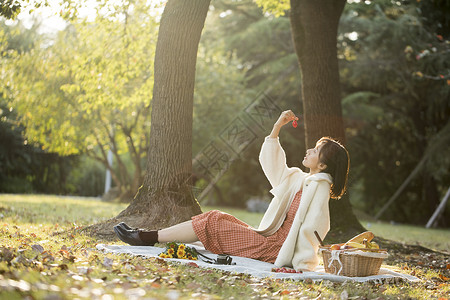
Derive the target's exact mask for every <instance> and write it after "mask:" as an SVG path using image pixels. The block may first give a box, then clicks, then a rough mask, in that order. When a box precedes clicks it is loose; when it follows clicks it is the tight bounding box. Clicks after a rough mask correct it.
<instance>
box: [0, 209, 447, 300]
mask: <svg viewBox="0 0 450 300" xmlns="http://www.w3.org/2000/svg"><path fill="white" fill-rule="evenodd" d="M11 205H13V204H11ZM5 211H6V209H5V210H4V212H5ZM9 211H14V210H13V209H9ZM50 214H51V212H49V215H50ZM25 215H27V214H25ZM91 217H92V216H91ZM49 218H50V217H49ZM61 218H64V217H61ZM0 222H1V223H0V239H1V241H2V244H1V245H0V290H1V291H0V298H1V299H10V298H11V299H15V298H19V299H22V298H29V299H67V298H69V299H71V298H79V299H82V298H85V299H130V298H136V299H139V298H156V299H193V298H195V299H211V298H213V299H230V298H235V299H251V298H255V299H260V298H262V299H280V298H283V299H407V298H414V299H416V298H418V299H447V298H448V294H449V292H450V287H449V278H450V261H449V256H448V255H446V254H443V253H438V252H430V251H425V250H423V249H421V250H417V249H415V250H413V251H412V250H411V248H407V249H406V248H405V249H402V248H401V247H388V248H389V249H392V250H391V251H390V257H389V259H387V260H386V261H385V263H386V264H387V265H390V267H392V268H394V269H395V270H397V271H400V272H403V273H407V274H411V275H414V276H417V277H418V278H420V279H421V282H420V283H414V284H413V283H409V282H405V281H403V280H399V279H394V280H390V281H383V282H370V283H350V282H346V283H333V282H330V281H322V282H313V281H312V280H310V279H309V280H305V281H292V280H283V279H273V278H264V279H260V278H254V277H250V276H248V275H244V274H235V273H228V272H223V271H219V270H213V269H204V268H200V267H199V266H198V265H197V264H196V263H194V262H191V263H188V264H177V263H168V262H167V261H165V260H164V259H161V258H145V257H140V256H129V255H123V254H122V255H117V254H116V255H113V254H105V253H103V252H100V251H98V250H96V248H95V247H96V244H97V243H100V242H101V243H103V242H104V241H99V240H96V239H94V238H92V237H90V236H86V235H83V234H81V233H80V232H81V231H80V229H81V226H80V225H77V224H74V223H73V222H72V223H71V222H69V221H67V222H61V223H57V224H51V223H49V224H35V223H32V222H31V223H27V222H22V221H21V216H20V215H17V214H13V213H10V214H7V215H6V216H5V217H4V218H2V220H1V221H0ZM77 223H80V224H81V222H77ZM108 295H109V296H108Z"/></svg>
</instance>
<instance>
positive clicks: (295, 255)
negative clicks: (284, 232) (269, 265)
mask: <svg viewBox="0 0 450 300" xmlns="http://www.w3.org/2000/svg"><path fill="white" fill-rule="evenodd" d="M259 161H260V163H261V167H262V169H263V171H264V174H265V175H266V177H267V179H268V180H269V182H270V184H271V186H272V189H271V190H270V192H271V193H272V195H273V196H274V197H273V199H272V201H271V203H270V205H269V207H268V209H267V211H266V212H265V214H264V216H263V218H262V220H261V223H260V225H259V227H258V229H255V231H256V232H258V233H260V234H262V235H264V236H270V235H272V234H273V233H275V232H276V231H277V230H278V229H279V228H280V226H281V225H282V224H283V222H284V220H285V218H286V214H287V212H288V210H289V208H290V205H291V203H292V201H293V199H294V196H295V194H296V193H297V192H298V191H299V190H300V188H302V197H301V200H300V205H299V208H298V210H297V213H296V215H295V218H294V221H293V223H292V227H291V229H290V231H289V233H288V236H287V238H286V240H285V241H284V243H283V245H282V247H281V249H280V252H279V253H278V256H277V259H276V261H275V265H276V266H278V267H282V266H287V267H293V268H294V269H296V270H314V269H315V268H316V267H317V265H318V264H319V258H318V256H317V251H318V248H319V241H318V240H317V238H316V236H315V235H314V231H317V232H318V234H319V235H320V237H321V238H322V239H323V238H324V237H325V236H326V234H327V233H328V231H329V230H330V214H329V208H328V201H329V199H330V187H331V183H332V177H331V175H330V174H328V173H317V174H314V175H309V174H308V173H305V172H303V171H302V170H300V169H299V168H290V167H288V166H287V165H286V154H285V152H284V150H283V148H282V147H281V145H280V142H279V139H278V138H270V137H266V139H265V141H264V143H263V145H262V147H261V152H260V155H259Z"/></svg>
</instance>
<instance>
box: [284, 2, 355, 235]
mask: <svg viewBox="0 0 450 300" xmlns="http://www.w3.org/2000/svg"><path fill="white" fill-rule="evenodd" d="M345 3H346V0H315V1H310V0H291V10H290V20H291V30H292V37H293V40H294V46H295V51H296V53H297V56H298V61H299V64H300V69H301V74H302V80H301V87H302V98H303V113H304V122H305V139H306V146H307V147H308V148H310V147H314V145H315V143H316V141H317V140H318V139H319V138H320V137H322V136H332V137H334V138H337V139H338V140H340V141H341V142H342V143H344V144H345V131H344V121H343V117H342V108H341V89H340V82H339V67H338V58H337V32H338V25H339V19H340V17H341V14H342V11H343V9H344V7H345ZM330 214H331V223H332V233H338V235H340V234H344V235H352V234H353V233H354V232H355V231H359V230H361V229H362V226H361V224H360V223H359V221H358V220H357V219H356V217H355V215H354V213H353V211H352V208H351V205H350V202H349V198H348V194H347V195H346V196H344V197H343V198H342V199H340V200H339V201H330Z"/></svg>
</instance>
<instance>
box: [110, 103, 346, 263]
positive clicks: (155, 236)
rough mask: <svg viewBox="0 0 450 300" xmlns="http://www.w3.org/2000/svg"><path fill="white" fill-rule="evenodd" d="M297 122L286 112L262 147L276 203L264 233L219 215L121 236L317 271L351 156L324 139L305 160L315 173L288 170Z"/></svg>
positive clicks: (122, 231)
mask: <svg viewBox="0 0 450 300" xmlns="http://www.w3.org/2000/svg"><path fill="white" fill-rule="evenodd" d="M294 120H298V118H297V117H296V116H295V115H294V113H293V112H292V111H290V110H288V111H284V112H283V113H282V114H281V115H280V117H279V119H278V120H277V121H276V123H275V124H274V126H273V129H272V132H271V133H270V135H269V136H268V137H266V139H265V141H264V143H263V145H262V148H261V152H260V155H259V160H260V163H261V166H262V168H263V171H264V173H265V175H266V177H267V179H268V180H269V182H270V184H271V186H272V189H271V190H270V192H271V193H272V194H273V196H274V198H273V199H272V201H271V203H270V205H269V207H268V209H267V211H266V212H265V214H264V216H263V218H262V220H261V223H260V225H259V227H258V229H255V228H252V227H250V226H249V225H247V224H246V223H244V222H242V221H240V220H238V219H236V218H235V217H233V216H231V215H229V214H226V213H223V212H220V211H217V210H214V211H209V212H206V213H202V214H200V215H197V216H194V217H192V220H190V221H186V222H183V223H180V224H177V225H174V226H172V227H169V228H164V229H161V230H158V231H156V230H154V231H144V230H140V229H131V228H130V227H129V226H127V225H126V224H124V223H120V224H119V225H116V226H115V227H114V231H115V232H116V234H117V236H118V237H119V238H120V239H121V240H122V241H124V242H126V243H128V244H131V245H154V244H155V243H157V242H160V243H165V242H171V241H178V242H184V243H192V242H195V241H201V242H202V243H203V245H204V246H205V248H206V249H207V250H210V251H211V252H213V253H217V254H220V253H225V254H229V255H236V256H242V257H248V258H253V259H258V260H262V261H266V262H270V263H275V265H276V266H279V267H281V266H287V267H293V268H294V269H296V270H297V271H299V270H302V271H311V270H314V268H315V267H316V266H317V265H318V257H317V250H318V246H319V242H318V240H317V238H316V237H315V235H314V231H317V232H318V233H319V235H320V236H321V237H322V238H324V237H325V235H326V234H327V232H328V231H329V229H330V216H329V209H328V200H329V199H330V197H331V198H340V197H341V196H342V195H343V194H344V192H345V189H346V185H347V178H348V169H349V156H348V152H347V150H346V149H345V148H344V147H343V146H342V145H341V144H339V143H338V142H337V141H335V140H333V139H331V138H322V139H320V140H319V141H318V142H317V144H316V147H315V148H314V149H309V150H307V151H306V156H305V157H304V159H303V162H302V164H303V165H304V166H305V167H307V168H309V173H305V172H303V171H302V170H300V169H299V168H289V167H287V165H286V156H285V153H284V150H283V148H281V145H280V143H279V140H278V134H279V132H280V129H281V127H283V126H284V125H286V124H288V123H289V122H291V121H294Z"/></svg>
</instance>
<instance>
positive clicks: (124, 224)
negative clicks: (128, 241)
mask: <svg viewBox="0 0 450 300" xmlns="http://www.w3.org/2000/svg"><path fill="white" fill-rule="evenodd" d="M116 226H119V227H122V228H123V229H126V230H138V229H139V228H137V227H136V228H131V227H130V226H128V225H127V224H126V223H125V222H120V223H119V224H117V225H116Z"/></svg>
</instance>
